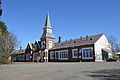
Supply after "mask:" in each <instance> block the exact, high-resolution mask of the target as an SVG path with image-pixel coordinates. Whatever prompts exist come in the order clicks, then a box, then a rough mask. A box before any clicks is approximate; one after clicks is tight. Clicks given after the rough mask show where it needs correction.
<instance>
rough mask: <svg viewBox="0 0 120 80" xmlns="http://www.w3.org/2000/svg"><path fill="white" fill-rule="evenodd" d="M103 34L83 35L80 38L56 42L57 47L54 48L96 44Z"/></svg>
mask: <svg viewBox="0 0 120 80" xmlns="http://www.w3.org/2000/svg"><path fill="white" fill-rule="evenodd" d="M102 35H103V34H98V35H93V36H86V37H81V38H78V39H73V40H68V41H64V42H61V43H55V47H53V48H52V49H61V48H69V47H76V46H84V45H91V44H94V43H95V42H96V41H97V40H98V39H99V38H100V37H101V36H102Z"/></svg>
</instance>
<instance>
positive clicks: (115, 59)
mask: <svg viewBox="0 0 120 80" xmlns="http://www.w3.org/2000/svg"><path fill="white" fill-rule="evenodd" d="M117 60H118V58H108V59H107V61H108V62H116V61H117Z"/></svg>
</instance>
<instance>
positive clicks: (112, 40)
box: [108, 35, 120, 56]
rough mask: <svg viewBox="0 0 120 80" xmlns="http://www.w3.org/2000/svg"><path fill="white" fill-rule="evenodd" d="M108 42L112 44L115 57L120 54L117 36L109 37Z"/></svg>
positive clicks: (119, 43)
mask: <svg viewBox="0 0 120 80" xmlns="http://www.w3.org/2000/svg"><path fill="white" fill-rule="evenodd" d="M108 41H109V42H110V44H111V50H112V53H113V56H114V55H115V53H117V52H120V42H119V41H118V39H117V37H116V36H114V35H108Z"/></svg>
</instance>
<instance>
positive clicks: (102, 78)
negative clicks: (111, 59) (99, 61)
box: [88, 69, 120, 80]
mask: <svg viewBox="0 0 120 80" xmlns="http://www.w3.org/2000/svg"><path fill="white" fill-rule="evenodd" d="M88 76H89V77H93V78H96V79H98V80H120V69H112V70H108V69H107V70H106V69H105V70H99V71H94V72H90V74H89V75H88Z"/></svg>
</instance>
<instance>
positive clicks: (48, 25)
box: [45, 13, 51, 28]
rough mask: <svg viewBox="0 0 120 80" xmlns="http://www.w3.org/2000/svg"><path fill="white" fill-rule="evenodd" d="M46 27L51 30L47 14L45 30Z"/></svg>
mask: <svg viewBox="0 0 120 80" xmlns="http://www.w3.org/2000/svg"><path fill="white" fill-rule="evenodd" d="M46 27H47V28H51V24H50V17H49V13H48V14H47V17H46V22H45V28H46Z"/></svg>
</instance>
